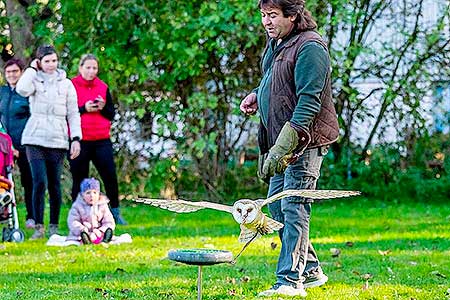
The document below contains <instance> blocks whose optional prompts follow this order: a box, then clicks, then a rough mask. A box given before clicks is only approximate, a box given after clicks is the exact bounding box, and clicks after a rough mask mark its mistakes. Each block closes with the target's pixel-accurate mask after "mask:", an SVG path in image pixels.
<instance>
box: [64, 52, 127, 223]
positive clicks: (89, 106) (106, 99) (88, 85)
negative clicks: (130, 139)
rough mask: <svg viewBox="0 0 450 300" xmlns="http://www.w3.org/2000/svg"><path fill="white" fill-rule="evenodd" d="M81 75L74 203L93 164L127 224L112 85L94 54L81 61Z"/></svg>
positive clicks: (117, 216)
mask: <svg viewBox="0 0 450 300" xmlns="http://www.w3.org/2000/svg"><path fill="white" fill-rule="evenodd" d="M78 71H79V74H78V76H76V77H75V78H73V79H72V82H73V84H74V86H75V89H76V91H77V95H78V108H79V111H80V114H81V129H82V132H83V140H82V141H81V153H80V156H78V157H77V158H76V159H74V160H70V171H71V173H72V179H73V184H72V200H73V201H75V199H76V197H77V195H78V193H79V192H80V183H81V181H82V180H83V179H84V178H88V177H90V176H89V164H90V162H91V161H92V162H93V164H94V166H95V167H96V168H97V171H98V173H99V175H100V177H101V179H102V181H103V184H104V186H105V192H106V196H107V197H108V198H109V200H110V206H111V212H112V214H113V216H114V219H115V221H116V223H117V224H122V225H124V224H126V221H125V220H124V218H123V217H122V215H121V214H120V210H119V188H118V183H117V174H116V165H115V163H114V156H113V148H112V143H111V139H110V129H111V121H112V120H113V119H114V115H115V109H114V104H113V101H112V97H111V93H110V92H109V88H108V85H107V84H106V83H104V82H103V81H102V80H100V79H99V78H98V77H97V74H98V59H97V57H96V56H95V55H93V54H85V55H83V56H82V57H81V58H80V63H79V66H78Z"/></svg>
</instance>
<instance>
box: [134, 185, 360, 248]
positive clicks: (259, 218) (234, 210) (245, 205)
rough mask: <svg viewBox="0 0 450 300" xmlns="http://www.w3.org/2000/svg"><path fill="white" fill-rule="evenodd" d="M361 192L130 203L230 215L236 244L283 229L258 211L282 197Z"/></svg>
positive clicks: (297, 192) (324, 195)
mask: <svg viewBox="0 0 450 300" xmlns="http://www.w3.org/2000/svg"><path fill="white" fill-rule="evenodd" d="M359 194H360V193H359V192H357V191H339V190H286V191H282V192H280V193H278V194H276V195H273V196H272V197H269V198H267V199H258V200H251V199H240V200H237V201H236V202H235V203H234V204H233V206H229V205H224V204H219V203H213V202H208V201H199V202H193V201H186V200H181V199H180V200H169V199H149V198H139V199H135V200H133V201H135V202H139V203H145V204H150V205H153V206H158V207H161V208H164V209H167V210H170V211H174V212H178V213H187V212H193V211H197V210H200V209H203V208H210V209H215V210H220V211H225V212H228V213H230V214H232V215H233V218H234V220H235V221H236V222H237V223H239V224H240V227H241V233H240V235H239V242H242V243H247V242H249V241H251V240H253V239H254V238H257V237H258V236H261V235H266V234H269V233H272V232H274V231H277V230H279V229H281V228H282V227H283V224H281V223H280V222H277V221H275V220H274V219H272V218H269V217H268V216H267V215H265V214H264V213H263V212H262V211H261V209H262V207H264V206H265V205H267V204H269V203H272V202H274V201H277V200H279V199H281V198H284V197H291V196H297V197H304V198H309V199H314V200H318V199H331V198H341V197H350V196H356V195H359Z"/></svg>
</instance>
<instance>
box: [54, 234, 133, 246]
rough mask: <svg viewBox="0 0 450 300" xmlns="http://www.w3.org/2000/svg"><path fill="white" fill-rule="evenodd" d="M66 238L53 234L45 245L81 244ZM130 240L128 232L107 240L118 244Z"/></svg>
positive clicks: (112, 243)
mask: <svg viewBox="0 0 450 300" xmlns="http://www.w3.org/2000/svg"><path fill="white" fill-rule="evenodd" d="M66 238H67V236H63V235H59V234H54V235H52V236H51V237H50V238H49V239H48V241H47V243H46V245H47V246H59V247H64V246H73V245H75V246H80V245H82V242H81V241H67V240H66ZM131 242H132V239H131V235H129V234H128V233H124V234H121V235H115V236H113V238H112V240H111V242H109V243H108V244H111V245H118V244H124V243H127V244H128V243H131Z"/></svg>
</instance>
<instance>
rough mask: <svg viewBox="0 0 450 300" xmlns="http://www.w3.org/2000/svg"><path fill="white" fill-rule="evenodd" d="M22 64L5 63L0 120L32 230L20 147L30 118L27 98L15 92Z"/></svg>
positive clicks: (27, 179) (27, 180)
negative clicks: (17, 174) (12, 149)
mask: <svg viewBox="0 0 450 300" xmlns="http://www.w3.org/2000/svg"><path fill="white" fill-rule="evenodd" d="M23 68H24V63H23V62H22V61H21V60H20V59H15V58H13V59H10V60H8V61H7V62H6V63H5V66H4V68H3V69H4V71H5V79H6V82H7V83H8V84H7V85H4V86H2V87H1V88H0V120H1V122H2V124H3V127H4V128H5V129H6V132H7V133H8V135H9V136H10V137H11V139H12V142H13V146H14V149H15V153H14V154H15V156H16V157H17V160H16V161H17V165H18V166H19V170H20V181H21V183H22V187H23V189H24V194H25V206H26V208H27V216H26V222H25V225H26V227H27V228H34V225H35V222H34V218H33V206H32V202H31V201H32V196H33V181H32V179H31V170H30V165H29V164H28V160H27V155H26V152H25V146H23V145H22V143H21V141H20V140H21V139H22V132H23V129H24V128H25V124H26V123H27V121H28V118H29V117H30V106H29V103H28V98H27V97H22V96H21V95H19V94H18V93H17V92H16V84H17V81H19V78H20V76H21V75H22V72H23Z"/></svg>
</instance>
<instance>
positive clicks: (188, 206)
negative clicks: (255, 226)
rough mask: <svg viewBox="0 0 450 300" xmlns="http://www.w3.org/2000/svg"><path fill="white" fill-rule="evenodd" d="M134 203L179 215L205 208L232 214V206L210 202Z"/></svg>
mask: <svg viewBox="0 0 450 300" xmlns="http://www.w3.org/2000/svg"><path fill="white" fill-rule="evenodd" d="M133 201H134V202H137V203H144V204H150V205H153V206H157V207H161V208H164V209H167V210H170V211H174V212H177V213H189V212H193V211H197V210H200V209H204V208H210V209H215V210H220V211H225V212H228V213H231V210H232V208H233V207H232V206H228V205H224V204H219V203H214V202H208V201H198V202H194V201H186V200H181V199H178V200H170V199H151V198H138V199H133Z"/></svg>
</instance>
